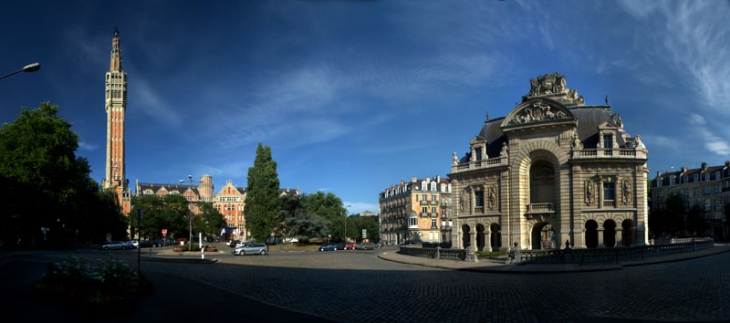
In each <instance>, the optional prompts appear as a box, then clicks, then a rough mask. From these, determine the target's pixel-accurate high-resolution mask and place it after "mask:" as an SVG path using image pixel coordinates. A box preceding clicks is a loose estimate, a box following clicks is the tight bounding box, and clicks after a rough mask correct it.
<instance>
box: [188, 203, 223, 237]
mask: <svg viewBox="0 0 730 323" xmlns="http://www.w3.org/2000/svg"><path fill="white" fill-rule="evenodd" d="M198 207H199V208H200V211H201V213H200V214H199V215H196V216H195V220H194V222H195V223H194V227H195V229H196V231H197V232H202V233H203V236H205V237H206V238H207V237H210V236H217V235H219V234H220V230H221V228H223V227H225V221H223V214H221V213H220V212H218V210H216V209H215V208H214V207H213V203H210V202H200V203H198Z"/></svg>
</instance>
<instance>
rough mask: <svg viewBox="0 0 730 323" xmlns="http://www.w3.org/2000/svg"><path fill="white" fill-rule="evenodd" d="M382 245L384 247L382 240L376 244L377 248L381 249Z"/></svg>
mask: <svg viewBox="0 0 730 323" xmlns="http://www.w3.org/2000/svg"><path fill="white" fill-rule="evenodd" d="M382 247H383V244H381V243H380V242H378V243H376V244H375V248H376V249H380V248H382Z"/></svg>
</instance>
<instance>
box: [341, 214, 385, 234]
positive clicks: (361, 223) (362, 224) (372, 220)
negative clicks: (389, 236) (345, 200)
mask: <svg viewBox="0 0 730 323" xmlns="http://www.w3.org/2000/svg"><path fill="white" fill-rule="evenodd" d="M350 223H352V225H351V224H350ZM351 226H352V227H353V229H350V227H351ZM363 229H365V230H366V233H367V239H371V240H380V224H378V219H377V218H376V217H374V216H360V215H359V214H357V215H353V216H350V217H348V219H347V236H348V237H351V238H352V237H358V238H362V230H363ZM353 231H354V232H353Z"/></svg>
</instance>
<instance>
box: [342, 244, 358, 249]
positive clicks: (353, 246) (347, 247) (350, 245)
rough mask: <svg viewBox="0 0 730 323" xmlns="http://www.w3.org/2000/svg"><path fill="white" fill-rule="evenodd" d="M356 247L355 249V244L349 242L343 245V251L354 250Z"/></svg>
mask: <svg viewBox="0 0 730 323" xmlns="http://www.w3.org/2000/svg"><path fill="white" fill-rule="evenodd" d="M356 247H357V243H354V242H349V243H346V244H345V250H348V249H349V250H355V248H356Z"/></svg>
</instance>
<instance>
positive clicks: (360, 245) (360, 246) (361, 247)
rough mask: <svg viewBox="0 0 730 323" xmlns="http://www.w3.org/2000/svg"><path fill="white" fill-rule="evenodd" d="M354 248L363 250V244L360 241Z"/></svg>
mask: <svg viewBox="0 0 730 323" xmlns="http://www.w3.org/2000/svg"><path fill="white" fill-rule="evenodd" d="M355 249H357V250H365V244H364V243H362V242H360V243H358V244H357V245H356V246H355Z"/></svg>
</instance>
